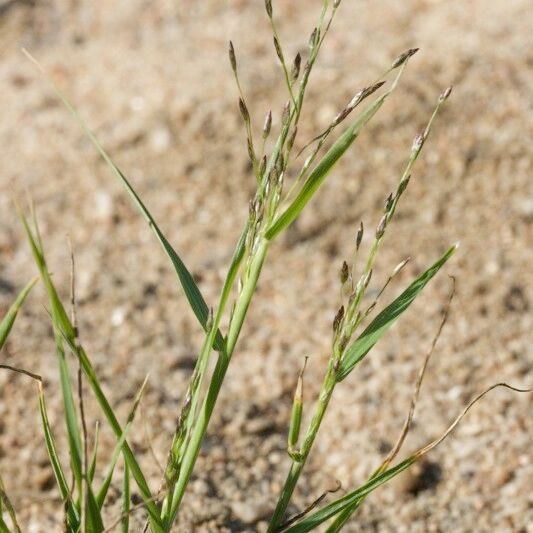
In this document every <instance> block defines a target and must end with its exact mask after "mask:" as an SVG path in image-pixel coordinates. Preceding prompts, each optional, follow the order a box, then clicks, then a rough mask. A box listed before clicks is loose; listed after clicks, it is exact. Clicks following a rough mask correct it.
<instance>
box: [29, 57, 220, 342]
mask: <svg viewBox="0 0 533 533" xmlns="http://www.w3.org/2000/svg"><path fill="white" fill-rule="evenodd" d="M24 53H25V54H26V55H27V56H28V57H29V59H30V60H31V61H32V62H33V63H35V64H36V65H37V67H38V68H39V70H41V72H42V73H43V74H44V75H45V76H46V74H45V73H44V71H43V69H42V68H41V66H40V65H39V63H38V62H37V61H36V60H35V59H34V58H33V57H32V56H31V55H30V54H29V53H28V52H26V51H25V50H24ZM47 79H48V81H49V82H50V85H51V86H52V88H53V90H54V92H55V93H56V95H57V97H58V98H59V99H60V100H61V101H62V102H63V104H64V106H65V107H66V108H67V109H68V111H69V112H70V113H71V115H72V116H73V117H74V119H75V120H76V121H77V122H78V124H79V125H80V127H81V128H82V130H83V131H84V133H85V135H86V136H87V137H88V138H89V140H90V141H91V143H92V144H93V145H94V147H95V148H96V150H97V151H98V152H99V154H100V155H101V157H102V158H103V160H104V161H105V162H106V163H107V165H108V166H109V167H110V169H111V170H112V172H113V173H114V174H115V176H116V177H117V178H118V179H119V180H120V181H121V183H122V185H123V186H124V187H125V189H126V191H127V192H128V193H129V195H130V197H131V199H132V200H133V203H134V204H135V206H136V207H137V209H138V210H139V212H140V213H141V215H142V216H143V217H144V219H145V220H146V222H147V223H148V225H149V226H150V228H151V229H152V231H153V232H154V234H155V236H156V237H157V239H158V241H159V242H160V244H161V246H162V247H163V249H164V251H165V252H166V254H167V255H168V257H169V258H170V260H171V261H172V264H173V265H174V269H175V270H176V274H177V275H178V279H179V281H180V283H181V286H182V287H183V290H184V292H185V296H186V297H187V300H188V301H189V304H190V306H191V308H192V310H193V312H194V314H195V315H196V318H197V319H198V321H199V322H200V324H201V326H202V327H203V328H204V329H206V324H207V320H208V316H209V308H208V306H207V304H206V302H205V300H204V298H203V296H202V294H201V293H200V289H199V288H198V286H197V284H196V282H195V281H194V279H193V277H192V274H191V273H190V272H189V270H188V269H187V267H186V266H185V264H184V263H183V261H182V260H181V258H180V256H179V255H178V254H177V252H176V251H175V250H174V248H173V247H172V245H171V244H170V243H169V242H168V240H167V238H166V237H165V236H164V234H163V232H162V231H161V230H160V229H159V226H158V225H157V223H156V221H155V219H154V217H153V216H152V214H151V213H150V211H149V210H148V209H147V207H146V206H145V205H144V203H143V202H142V200H141V198H140V197H139V195H138V194H137V193H136V192H135V189H134V188H133V187H132V185H131V183H130V182H129V180H128V179H127V178H126V176H125V174H124V173H123V172H122V171H121V170H120V169H119V168H118V166H117V165H116V164H115V163H114V162H113V160H112V159H111V157H110V156H109V154H108V153H107V152H106V151H105V150H104V148H103V146H102V145H101V144H100V142H99V141H98V139H97V138H96V136H95V135H94V133H93V132H92V131H91V130H90V129H89V127H88V126H87V124H86V123H85V121H84V120H83V119H82V118H81V116H80V115H79V113H78V112H77V111H76V109H75V108H74V106H73V105H72V104H71V103H70V101H69V100H68V98H67V97H66V96H65V95H64V94H63V92H62V91H61V90H60V89H59V88H58V87H57V86H56V85H55V83H54V82H53V81H52V80H51V79H49V78H47ZM214 346H215V348H216V349H217V350H219V351H220V350H222V348H223V338H222V334H221V333H220V332H217V336H216V338H215V345H214Z"/></svg>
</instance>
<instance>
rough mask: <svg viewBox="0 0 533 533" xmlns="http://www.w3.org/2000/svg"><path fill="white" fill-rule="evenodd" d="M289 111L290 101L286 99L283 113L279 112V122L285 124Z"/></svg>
mask: <svg viewBox="0 0 533 533" xmlns="http://www.w3.org/2000/svg"><path fill="white" fill-rule="evenodd" d="M290 113H291V101H290V100H287V103H286V104H285V107H284V108H283V113H282V114H281V123H282V124H283V125H285V124H286V123H287V121H288V120H289V116H290Z"/></svg>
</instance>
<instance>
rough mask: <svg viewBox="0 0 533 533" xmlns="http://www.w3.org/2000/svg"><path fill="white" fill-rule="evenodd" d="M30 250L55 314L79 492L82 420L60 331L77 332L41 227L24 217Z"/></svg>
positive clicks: (65, 406)
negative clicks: (56, 283)
mask: <svg viewBox="0 0 533 533" xmlns="http://www.w3.org/2000/svg"><path fill="white" fill-rule="evenodd" d="M21 218H22V222H23V225H24V229H25V231H26V235H27V237H28V241H29V243H30V247H31V250H32V253H33V256H34V259H35V262H36V263H37V267H38V268H39V271H40V274H41V278H42V280H43V283H44V286H45V288H46V291H47V293H48V299H49V302H50V306H51V314H52V325H53V329H54V338H55V342H56V352H57V356H58V361H59V375H60V382H61V393H62V396H63V407H64V409H65V422H66V426H67V434H68V441H69V447H70V457H71V463H72V470H73V473H74V477H75V480H76V485H77V487H78V489H80V488H81V483H82V467H81V437H80V429H79V425H78V419H77V418H78V417H77V411H76V406H75V403H74V396H73V393H72V384H71V381H70V376H69V372H68V365H67V361H66V358H65V351H64V349H63V341H62V339H61V335H60V333H59V332H60V331H61V330H62V329H63V328H66V329H67V330H69V331H71V332H72V335H74V329H73V328H72V326H71V324H70V320H69V318H68V316H67V313H66V311H65V309H64V307H63V306H62V305H61V303H60V301H59V296H58V294H57V291H56V290H55V287H54V285H53V283H52V279H51V277H50V274H49V272H48V268H47V265H46V259H45V257H44V252H43V250H42V240H41V237H40V233H39V227H38V225H37V222H36V219H35V218H34V223H35V234H34V233H33V232H32V231H31V229H30V227H29V224H28V221H27V220H26V218H25V217H24V216H21Z"/></svg>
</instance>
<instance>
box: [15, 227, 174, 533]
mask: <svg viewBox="0 0 533 533" xmlns="http://www.w3.org/2000/svg"><path fill="white" fill-rule="evenodd" d="M21 218H22V222H23V224H24V228H25V230H26V233H27V235H28V241H29V243H30V247H31V249H32V252H33V255H34V258H35V261H36V263H37V266H38V268H39V270H40V272H41V278H42V280H43V282H44V285H45V288H46V290H47V293H48V298H49V301H50V305H51V308H52V309H51V314H52V319H53V322H54V324H56V326H57V327H58V329H59V331H60V333H61V335H62V337H63V338H64V340H65V342H66V343H67V344H68V346H69V348H70V349H71V350H72V352H73V354H74V355H75V356H76V357H77V358H78V359H79V361H80V362H81V365H82V369H83V372H84V374H85V376H86V377H87V381H88V383H89V385H90V386H91V389H92V390H93V393H94V395H95V397H96V400H97V401H98V403H99V405H100V408H101V409H102V412H103V414H104V415H105V417H106V419H107V421H108V423H109V425H110V426H111V429H112V430H113V432H114V433H115V435H116V436H117V438H120V436H121V435H122V428H121V426H120V424H119V422H118V420H117V418H116V416H115V413H114V412H113V409H112V408H111V405H110V404H109V402H108V400H107V398H106V396H105V394H104V392H103V391H102V388H101V386H100V383H99V381H98V377H97V376H96V373H95V371H94V369H93V367H92V364H91V362H90V360H89V358H88V357H87V354H86V353H85V351H84V349H83V347H81V346H79V345H76V342H75V335H74V327H73V325H72V323H71V321H70V318H69V317H68V315H67V313H66V311H65V308H64V306H63V304H62V303H61V300H60V299H59V296H58V294H57V291H56V289H55V286H54V284H53V282H52V278H51V276H50V274H49V272H48V270H47V268H46V261H45V258H44V251H43V250H42V248H41V247H40V242H41V241H40V238H39V236H38V234H37V238H35V237H34V235H33V233H32V231H31V230H30V228H29V225H28V222H27V220H26V219H25V217H24V216H21ZM123 454H124V457H125V460H126V461H127V462H128V466H129V467H130V470H131V473H132V475H133V478H134V479H135V481H136V483H137V485H138V487H139V491H140V494H141V497H142V498H143V501H144V502H145V504H146V508H147V510H148V513H149V515H150V521H151V526H152V529H153V531H155V532H158V533H159V532H163V528H162V524H161V521H160V519H159V512H158V509H157V506H156V505H155V503H154V501H153V497H152V494H151V491H150V488H149V487H148V483H147V482H146V479H145V477H144V474H143V472H142V470H141V468H140V466H139V464H138V462H137V460H136V458H135V455H134V454H133V452H132V450H131V448H130V447H129V445H128V443H127V442H125V443H124V446H123Z"/></svg>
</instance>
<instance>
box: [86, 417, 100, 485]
mask: <svg viewBox="0 0 533 533" xmlns="http://www.w3.org/2000/svg"><path fill="white" fill-rule="evenodd" d="M99 436H100V424H99V423H98V421H96V424H95V427H94V449H93V455H92V458H91V461H90V463H89V468H88V469H87V477H88V478H89V483H92V482H93V480H94V473H95V472H96V458H97V456H98V439H99Z"/></svg>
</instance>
